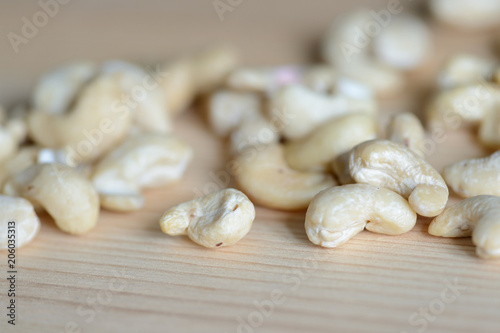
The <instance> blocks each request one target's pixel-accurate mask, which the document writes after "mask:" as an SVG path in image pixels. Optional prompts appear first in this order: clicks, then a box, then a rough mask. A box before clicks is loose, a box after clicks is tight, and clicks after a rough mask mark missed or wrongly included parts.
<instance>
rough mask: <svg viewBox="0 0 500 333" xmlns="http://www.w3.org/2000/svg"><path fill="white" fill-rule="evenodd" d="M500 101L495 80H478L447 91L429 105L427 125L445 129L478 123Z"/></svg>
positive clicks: (499, 88)
mask: <svg viewBox="0 0 500 333" xmlns="http://www.w3.org/2000/svg"><path fill="white" fill-rule="evenodd" d="M499 102H500V87H499V86H498V85H496V84H493V83H487V82H483V83H475V84H471V85H465V86H458V87H455V88H451V89H448V90H443V91H441V92H440V93H438V94H437V95H436V96H435V97H434V98H433V99H432V100H431V102H430V103H429V105H428V106H427V108H426V119H427V125H428V126H429V127H430V128H441V129H445V130H446V129H458V128H461V127H465V126H466V125H477V124H479V123H480V122H481V120H482V119H483V118H484V117H485V115H486V114H488V113H489V112H491V110H494V108H495V107H497V105H498V103H499Z"/></svg>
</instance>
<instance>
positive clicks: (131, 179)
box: [91, 134, 193, 211]
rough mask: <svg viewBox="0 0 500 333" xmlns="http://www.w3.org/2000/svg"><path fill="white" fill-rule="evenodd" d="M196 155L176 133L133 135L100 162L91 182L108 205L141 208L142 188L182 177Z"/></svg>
mask: <svg viewBox="0 0 500 333" xmlns="http://www.w3.org/2000/svg"><path fill="white" fill-rule="evenodd" d="M192 155H193V152H192V149H191V147H189V145H188V144H187V143H185V142H184V141H182V140H180V139H178V138H176V137H173V136H163V135H157V134H148V135H142V136H138V137H130V138H129V139H127V140H126V141H125V142H124V143H123V144H122V145H120V146H119V147H118V148H116V149H115V150H114V151H112V152H111V153H109V154H108V155H106V156H105V157H104V158H103V159H102V160H101V161H99V163H97V165H96V166H95V168H94V171H93V174H92V176H91V181H92V183H93V184H94V186H95V188H96V189H97V192H98V193H99V195H100V197H101V205H102V206H103V207H104V208H107V209H110V210H117V211H133V210H137V209H140V208H141V207H142V206H143V205H144V197H143V196H142V194H141V189H142V188H152V187H160V186H165V185H168V184H171V183H173V182H175V181H177V180H179V179H180V178H181V177H182V175H183V174H184V171H185V170H186V167H187V165H188V163H189V161H190V160H191V158H192Z"/></svg>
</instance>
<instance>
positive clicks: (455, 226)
mask: <svg viewBox="0 0 500 333" xmlns="http://www.w3.org/2000/svg"><path fill="white" fill-rule="evenodd" d="M499 216H500V197H497V196H493V195H478V196H475V197H472V198H468V199H465V200H463V201H461V202H459V203H457V204H455V205H453V206H451V207H448V208H446V209H445V210H444V211H443V212H442V213H441V214H440V215H439V216H437V217H436V218H434V220H432V222H431V224H430V225H429V233H430V234H431V235H434V236H441V237H468V236H471V235H472V242H473V243H474V245H476V254H477V255H478V256H479V257H481V258H484V259H488V258H499V257H500V219H499V218H498V217H499Z"/></svg>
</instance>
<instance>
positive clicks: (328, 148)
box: [285, 113, 377, 171]
mask: <svg viewBox="0 0 500 333" xmlns="http://www.w3.org/2000/svg"><path fill="white" fill-rule="evenodd" d="M376 136H377V125H376V123H375V119H374V117H373V116H371V115H366V114H361V113H359V114H350V115H345V116H342V117H339V118H334V119H332V120H330V121H328V122H327V123H326V124H324V125H322V126H320V127H319V128H317V129H316V130H315V131H313V132H312V133H310V134H309V135H308V136H306V137H304V138H302V139H299V140H295V141H289V142H287V143H286V144H285V158H286V161H287V162H288V165H290V167H292V168H293V169H297V170H303V171H329V170H330V165H329V163H330V162H331V161H333V160H334V159H335V158H336V157H337V156H339V155H341V154H342V153H345V152H347V151H349V150H350V149H352V147H354V146H356V145H357V144H359V143H361V142H364V141H367V140H373V139H375V138H376Z"/></svg>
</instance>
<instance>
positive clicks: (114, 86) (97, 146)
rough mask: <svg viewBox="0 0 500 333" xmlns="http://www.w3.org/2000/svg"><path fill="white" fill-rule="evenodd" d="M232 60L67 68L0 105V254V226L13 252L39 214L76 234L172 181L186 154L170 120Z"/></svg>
mask: <svg viewBox="0 0 500 333" xmlns="http://www.w3.org/2000/svg"><path fill="white" fill-rule="evenodd" d="M237 63H238V55H237V53H236V52H235V50H234V49H232V48H231V47H227V46H220V47H214V48H211V49H206V50H202V51H200V52H197V53H194V54H190V55H189V54H188V55H184V56H182V57H179V58H176V59H171V60H168V61H166V62H165V63H163V64H160V65H158V66H156V67H151V68H142V67H140V66H138V65H135V64H132V63H127V62H123V61H118V60H111V61H106V62H104V63H101V64H98V63H92V62H77V63H70V64H67V65H64V66H61V67H59V68H56V69H54V70H51V71H49V72H47V73H46V74H45V75H43V76H42V77H41V78H40V79H39V81H38V83H37V84H36V86H35V88H34V91H33V94H32V96H31V98H30V102H29V103H27V105H25V106H24V105H21V106H17V107H15V108H14V109H13V110H11V111H10V112H7V111H5V110H4V109H1V108H0V163H1V167H0V191H1V193H2V195H0V206H1V207H2V208H1V210H0V217H1V222H0V223H1V224H2V225H1V231H0V236H1V239H0V248H7V244H8V242H7V234H6V232H7V229H6V226H7V223H8V222H11V221H14V222H16V223H17V226H16V227H17V229H18V234H17V244H16V245H17V246H18V247H20V246H23V245H25V244H27V243H28V242H30V241H31V240H32V239H33V238H34V236H35V234H36V233H37V231H38V230H39V229H40V220H39V218H38V215H39V214H40V213H42V212H43V211H45V212H47V213H48V215H50V217H51V218H52V219H53V220H54V222H55V225H56V226H57V227H58V228H59V229H60V230H62V231H64V232H67V233H69V234H73V235H83V234H86V233H88V232H90V231H91V230H92V229H93V228H94V227H95V226H96V224H97V223H98V220H99V214H100V211H101V208H102V209H107V210H112V211H117V212H132V211H137V210H139V209H141V208H143V207H144V205H145V198H144V196H143V194H142V191H143V190H144V189H147V188H154V187H166V186H171V184H174V183H176V182H178V181H179V180H180V179H181V178H182V177H183V175H184V173H185V171H186V169H187V167H188V165H189V163H190V162H191V160H192V157H193V149H192V148H191V146H190V145H189V144H188V143H187V142H186V141H185V140H184V139H182V138H181V137H179V136H177V135H176V134H174V133H173V131H172V129H173V126H174V119H175V117H176V116H177V115H179V114H180V113H181V112H182V111H184V110H186V109H187V108H188V107H189V106H190V105H191V103H192V102H193V101H194V100H195V99H196V98H198V96H200V95H202V94H205V93H206V92H208V91H210V90H213V89H214V88H215V87H217V86H219V85H220V84H221V83H222V81H223V79H224V78H225V77H226V76H227V74H228V73H229V72H230V71H231V70H232V69H233V68H235V66H236V65H237ZM7 207H8V208H7ZM241 207H244V206H241Z"/></svg>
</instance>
